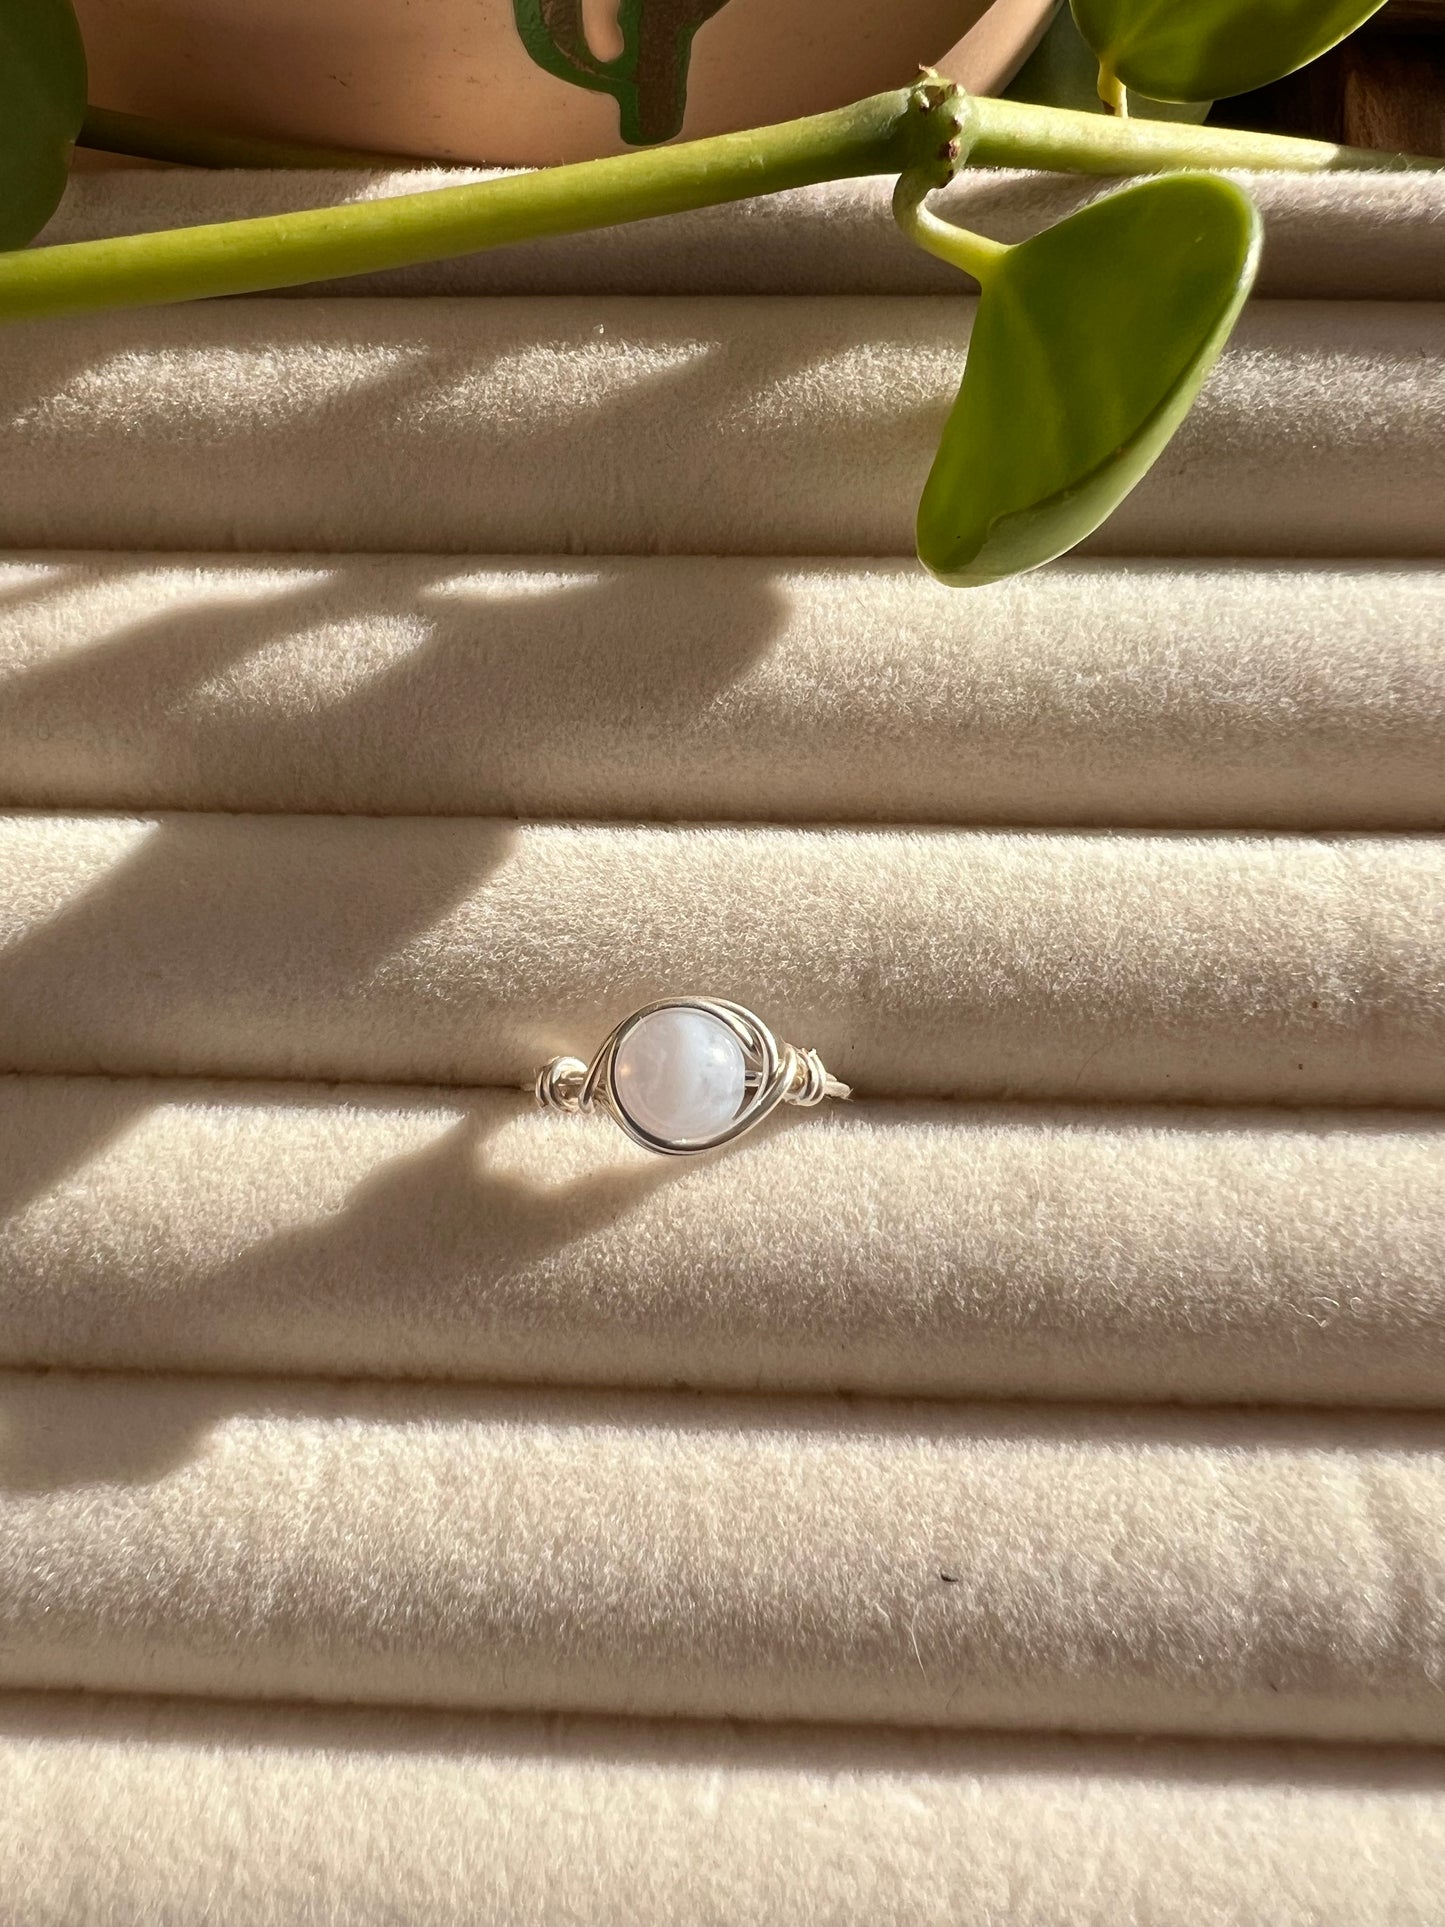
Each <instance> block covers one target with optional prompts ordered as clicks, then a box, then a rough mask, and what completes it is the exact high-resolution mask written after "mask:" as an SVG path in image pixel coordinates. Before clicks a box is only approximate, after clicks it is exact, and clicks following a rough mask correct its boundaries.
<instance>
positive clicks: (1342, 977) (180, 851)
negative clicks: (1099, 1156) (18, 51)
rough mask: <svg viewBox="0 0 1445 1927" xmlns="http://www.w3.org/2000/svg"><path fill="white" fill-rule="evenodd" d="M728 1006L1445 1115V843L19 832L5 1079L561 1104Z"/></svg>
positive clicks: (955, 1089)
mask: <svg viewBox="0 0 1445 1927" xmlns="http://www.w3.org/2000/svg"><path fill="white" fill-rule="evenodd" d="M681 993H690V994H702V995H708V996H727V997H733V998H736V999H737V1000H738V1001H740V1002H743V1003H746V1004H748V1005H750V1006H751V1007H752V1008H754V1009H756V1010H758V1011H759V1012H760V1014H761V1015H763V1016H764V1017H765V1018H766V1019H767V1021H769V1022H770V1023H775V1024H776V1026H777V1029H778V1032H779V1034H780V1035H781V1036H783V1037H785V1038H787V1039H789V1040H790V1041H792V1042H793V1043H795V1044H798V1045H802V1046H812V1047H815V1048H817V1049H818V1050H819V1051H821V1052H822V1054H823V1057H824V1059H825V1061H826V1062H827V1063H828V1064H829V1066H830V1067H831V1068H832V1069H833V1071H834V1072H835V1073H836V1074H837V1075H838V1076H840V1077H842V1078H844V1079H845V1080H846V1081H848V1082H849V1083H851V1084H853V1085H854V1086H856V1088H857V1089H858V1091H859V1093H860V1095H863V1096H871V1097H898V1096H973V1097H980V1096H982V1097H1036V1098H1057V1099H1063V1100H1067V1101H1071V1102H1077V1101H1081V1100H1087V1099H1091V1098H1095V1099H1097V1098H1105V1099H1111V1100H1120V1099H1124V1100H1140V1101H1146V1102H1152V1101H1158V1100H1169V1101H1175V1102H1184V1101H1187V1102H1209V1103H1251V1102H1275V1101H1278V1102H1292V1103H1331V1104H1376V1105H1379V1104H1391V1105H1396V1104H1398V1105H1422V1104H1438V1103H1440V1102H1442V1101H1445V839H1442V838H1440V837H1437V836H1416V837H1392V836H1354V837H1350V836H1345V837H1300V836H1266V835H1255V836H1223V835H1215V836H1203V835H1201V836H1188V835H1185V834H1183V833H1175V834H1169V835H1148V834H1145V833H1142V832H1140V833H1137V834H1133V835H1125V834H1116V835H1104V834H1100V833H1074V834H1049V833H1044V832H1033V833H1025V832H1018V833H1006V832H1000V831H943V830H937V831H931V832H930V831H907V830H881V831H880V830H870V831H863V830H832V831H820V830H808V829H775V828H769V829H731V828H715V827H707V828H673V829H662V828H656V827H635V826H617V825H604V826H581V825H571V824H568V825H548V824H541V825H526V824H514V823H505V822H498V821H493V822H483V821H479V820H474V819H444V818H401V817H390V818H364V817H296V816H286V817H277V816H258V817H237V816H207V815H201V814H188V815H179V816H169V817H158V818H154V819H146V818H118V817H103V816H78V815H72V816H47V815H40V814H18V815H11V816H7V817H0V1071H32V1072H33V1071H46V1072H54V1071H65V1072H91V1071H106V1072H113V1073H122V1074H127V1075H133V1074H136V1073H142V1074H150V1073H155V1072H179V1073H183V1074H184V1073H200V1074H207V1075H219V1076H227V1077H258V1076H259V1077H304V1078H332V1079H336V1078H340V1079H355V1078H364V1079H381V1080H388V1081H390V1080H397V1079H406V1078H416V1079H419V1080H427V1081H432V1080H435V1081H439V1082H445V1083H462V1084H484V1083H485V1084H507V1085H512V1086H519V1085H522V1084H529V1083H530V1082H531V1079H532V1078H533V1076H534V1075H535V1073H536V1071H537V1068H538V1066H539V1065H540V1064H541V1063H542V1061H543V1060H544V1058H546V1057H549V1056H551V1055H552V1054H554V1053H555V1052H557V1051H564V1050H566V1051H579V1050H580V1051H581V1052H582V1053H583V1054H584V1055H585V1054H588V1053H590V1052H591V1051H592V1050H593V1049H595V1048H596V1047H597V1045H599V1044H600V1043H601V1041H602V1039H603V1037H604V1036H605V1035H606V1033H607V1031H608V1030H610V1029H611V1027H612V1026H613V1024H615V1023H616V1022H617V1021H618V1020H619V1019H620V1018H622V1017H624V1016H626V1014H627V1012H628V1011H629V1010H632V1009H634V1008H636V1007H637V1006H638V1005H640V1004H643V1003H646V1002H648V1001H650V1000H651V999H652V998H654V997H663V996H668V995H674V994H681Z"/></svg>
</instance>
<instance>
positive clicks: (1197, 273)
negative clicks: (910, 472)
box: [918, 174, 1260, 586]
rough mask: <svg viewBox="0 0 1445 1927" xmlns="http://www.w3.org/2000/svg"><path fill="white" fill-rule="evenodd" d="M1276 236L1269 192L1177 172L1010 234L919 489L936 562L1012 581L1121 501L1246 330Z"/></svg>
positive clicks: (964, 576) (936, 569)
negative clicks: (1264, 217)
mask: <svg viewBox="0 0 1445 1927" xmlns="http://www.w3.org/2000/svg"><path fill="white" fill-rule="evenodd" d="M1259 244H1260V222H1259V215H1258V213H1257V211H1256V209H1255V206H1254V203H1253V202H1252V201H1251V200H1250V199H1249V197H1248V196H1247V195H1245V194H1243V193H1242V192H1241V191H1240V189H1239V188H1237V187H1235V186H1234V185H1233V183H1232V182H1229V181H1225V180H1220V179H1217V178H1215V177H1213V176H1211V175H1206V174H1171V175H1165V176H1163V177H1161V178H1160V179H1158V180H1152V181H1143V182H1141V183H1140V184H1139V185H1138V186H1137V187H1129V188H1125V189H1123V190H1122V191H1121V192H1119V193H1117V194H1110V195H1108V196H1106V198H1104V199H1103V200H1100V201H1095V202H1094V203H1093V204H1092V205H1091V206H1089V207H1086V208H1082V209H1081V210H1080V211H1079V212H1078V213H1077V214H1071V215H1070V216H1069V217H1068V219H1067V220H1064V221H1060V222H1059V223H1058V225H1057V226H1055V227H1051V228H1047V229H1045V231H1044V232H1043V233H1042V234H1038V235H1035V236H1034V238H1033V239H1032V240H1030V241H1024V242H1021V243H1020V244H1019V246H1017V247H1014V248H1010V249H1008V250H1007V251H1006V252H1005V253H1004V254H1003V255H1002V256H1001V257H1000V258H999V259H998V260H997V261H996V262H995V263H994V265H993V266H992V267H991V268H990V269H989V271H988V279H987V281H986V282H985V284H984V288H983V294H982V296H981V298H980V300H979V305H978V315H977V319H976V320H975V322H974V329H973V336H972V339H971V341H970V342H969V349H968V361H967V364H966V366H965V368H964V374H963V385H962V387H961V388H960V390H959V394H958V399H957V401H956V402H955V403H954V405H953V410H952V413H951V414H950V415H949V418H948V423H947V426H946V427H945V429H944V431H943V440H942V442H941V443H940V445H939V450H938V454H937V455H936V456H935V458H934V463H933V469H932V472H931V473H930V475H929V477H928V482H927V485H926V486H925V488H924V491H923V499H922V501H921V502H920V503H919V507H918V553H919V556H920V558H921V560H922V561H923V563H924V565H925V566H926V567H927V568H928V569H929V570H931V571H932V573H933V574H934V575H936V576H938V577H939V578H940V579H941V580H942V581H944V582H950V583H954V584H957V585H960V586H965V585H969V586H971V585H973V584H977V583H983V582H994V581H997V580H998V579H999V578H1000V577H1001V576H1006V575H1016V574H1018V573H1019V572H1020V571H1021V570H1023V569H1033V568H1037V567H1038V565H1039V564H1040V563H1042V562H1049V561H1051V560H1052V559H1053V558H1054V557H1055V556H1057V555H1062V554H1063V553H1064V551H1065V550H1066V549H1071V548H1072V547H1073V546H1074V544H1075V543H1076V542H1081V541H1082V540H1083V538H1084V537H1085V536H1086V535H1089V534H1090V533H1092V531H1093V530H1094V529H1096V528H1097V527H1098V526H1099V524H1100V523H1101V522H1102V521H1104V520H1105V519H1106V517H1108V516H1109V515H1111V514H1112V513H1113V511H1114V509H1115V508H1116V507H1117V506H1118V504H1119V503H1120V502H1121V501H1122V500H1123V498H1124V497H1125V496H1126V495H1127V494H1128V493H1129V491H1130V489H1132V488H1133V487H1134V485H1135V483H1136V482H1138V481H1139V480H1140V478H1141V477H1142V476H1143V475H1144V474H1145V472H1146V471H1147V470H1148V468H1149V467H1150V465H1151V464H1152V463H1153V462H1154V461H1155V459H1156V458H1157V457H1158V455H1159V454H1160V452H1161V451H1162V449H1163V448H1164V446H1165V444H1166V443H1167V442H1168V440H1169V437H1170V436H1171V435H1172V434H1173V433H1174V430H1175V429H1176V428H1177V427H1178V425H1179V423H1180V422H1181V421H1182V420H1183V418H1184V416H1185V414H1186V413H1187V411H1188V409H1189V405H1190V403H1191V402H1192V401H1193V399H1194V397H1195V395H1196V394H1197V393H1198V390H1199V387H1200V384H1201V383H1202V382H1203V380H1204V377H1205V376H1206V375H1207V374H1208V372H1209V370H1210V368H1211V367H1212V366H1213V364H1214V361H1215V358H1216V357H1217V356H1218V354H1219V351H1220V349H1221V348H1222V347H1223V346H1224V343H1225V342H1226V340H1228V338H1229V332H1230V329H1231V328H1232V327H1233V326H1234V323H1235V320H1236V318H1237V316H1238V314H1239V310H1240V308H1241V307H1242V306H1243V304H1244V300H1245V297H1246V296H1247V294H1248V293H1249V289H1250V284H1251V283H1252V281H1253V280H1254V274H1255V269H1256V267H1257V265H1258V260H1259Z"/></svg>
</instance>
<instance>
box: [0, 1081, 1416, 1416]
mask: <svg viewBox="0 0 1445 1927" xmlns="http://www.w3.org/2000/svg"><path fill="white" fill-rule="evenodd" d="M0 1172H3V1173H4V1174H5V1175H4V1177H3V1180H0V1194H3V1204H4V1210H5V1216H4V1218H3V1220H0V1363H3V1364H7V1365H12V1366H13V1365H26V1366H35V1365H44V1366H81V1367H88V1368H119V1369H122V1370H128V1371H134V1370H146V1369H150V1368H161V1369H164V1370H167V1371H206V1372H211V1371H223V1372H224V1371H229V1372H273V1373H294V1372H310V1373H317V1374H325V1373H328V1372H339V1373H342V1374H345V1375H347V1376H350V1375H353V1374H355V1375H373V1376H378V1377H381V1376H389V1375H394V1374H398V1373H401V1374H407V1375H412V1376H416V1377H438V1378H451V1377H459V1378H476V1379H512V1380H522V1381H527V1380H536V1379H539V1378H541V1379H546V1380H549V1381H556V1382H558V1383H564V1384H565V1383H584V1384H585V1383H591V1384H600V1385H609V1384H611V1385H633V1386H643V1387H646V1386H649V1385H672V1384H684V1385H696V1386H709V1387H714V1388H720V1389H733V1390H742V1391H751V1390H757V1389H763V1388H766V1389H769V1390H791V1391H798V1390H806V1391H831V1390H835V1389H847V1390H849V1391H858V1392H869V1393H875V1394H877V1393H884V1394H909V1393H924V1394H931V1395H934V1396H939V1397H957V1396H969V1395H979V1394H982V1395H985V1396H1002V1397H1009V1398H1019V1397H1035V1398H1086V1399H1089V1398H1091V1399H1103V1398H1121V1399H1151V1398H1182V1399H1191V1400H1206V1401H1207V1400H1217V1401H1221V1402H1228V1401H1236V1400H1253V1399H1268V1400H1275V1401H1280V1402H1287V1403H1301V1402H1302V1403H1306V1404H1317V1405H1329V1404H1334V1405H1371V1404H1376V1405H1380V1404H1415V1405H1422V1406H1429V1405H1431V1404H1432V1403H1434V1402H1436V1401H1437V1400H1438V1397H1439V1391H1440V1381H1441V1375H1442V1370H1445V1294H1442V1293H1441V1290H1440V1278H1441V1276H1442V1274H1445V1213H1442V1211H1441V1208H1440V1205H1441V1199H1442V1197H1445V1121H1442V1119H1441V1118H1440V1116H1439V1115H1438V1114H1430V1113H1424V1112H1413V1113H1403V1112H1386V1113H1362V1114H1354V1115H1343V1114H1340V1113H1337V1112H1317V1113H1301V1112H1286V1111H1280V1112H1267V1111H1246V1112H1234V1113H1230V1112H1205V1111H1197V1110H1195V1111H1190V1110H1174V1111H1170V1110H1156V1111H1138V1112H1126V1111H1116V1110H1104V1109H1098V1108H1076V1109H1072V1110H1058V1109H1044V1108H1042V1107H1022V1106H1021V1107H1017V1108H1004V1107H989V1106H980V1107H973V1108H965V1107H960V1106H945V1105H939V1106H912V1107H904V1106H898V1105H877V1104H856V1105H853V1106H851V1107H849V1108H848V1109H840V1108H837V1107H833V1108H832V1109H830V1110H828V1111H826V1112H823V1113H820V1114H818V1115H817V1116H816V1117H813V1118H806V1119H804V1118H797V1119H793V1120H789V1121H786V1122H784V1121H780V1122H779V1123H778V1124H776V1125H774V1126H773V1127H771V1128H770V1129H768V1130H766V1131H764V1132H762V1133H760V1134H759V1135H758V1136H756V1137H753V1138H750V1139H748V1140H747V1141H746V1142H745V1143H743V1144H740V1145H738V1146H737V1147H736V1148H735V1149H734V1150H733V1151H731V1152H730V1153H728V1154H727V1155H724V1156H721V1157H716V1158H710V1159H704V1160H701V1161H699V1162H695V1163H686V1164H678V1163H669V1164H659V1163H658V1162H657V1161H656V1160H655V1159H652V1158H650V1157H648V1156H646V1155H645V1154H644V1153H642V1152H640V1151H638V1150H636V1149H634V1147H633V1146H632V1145H630V1144H629V1143H628V1142H627V1141H626V1140H625V1139H624V1138H622V1137H621V1136H620V1134H619V1133H617V1132H615V1131H612V1130H611V1129H609V1128H608V1127H607V1126H606V1125H604V1124H602V1123H601V1122H590V1121H584V1120H573V1119H558V1118H547V1117H542V1116H540V1115H537V1114H536V1113H534V1112H533V1111H532V1110H531V1109H530V1107H529V1106H528V1104H527V1103H526V1100H524V1099H523V1098H522V1097H521V1096H520V1095H518V1096H516V1097H508V1096H502V1095H495V1094H482V1093H471V1094H459V1093H456V1092H451V1093H446V1092H412V1091H396V1090H363V1089H357V1088H353V1089H350V1090H314V1089H307V1088H305V1087H296V1086H288V1085H262V1086H252V1087H247V1086H243V1085H236V1084H211V1085H206V1084H196V1085H192V1084H187V1083H184V1082H179V1081H176V1080H171V1079H167V1080H161V1081H159V1082H155V1083H147V1082H143V1081H139V1080H133V1079H76V1080H72V1079H69V1078H48V1077H47V1078H6V1079H0ZM742 1200H746V1201H747V1208H746V1209H743V1208H740V1201H742Z"/></svg>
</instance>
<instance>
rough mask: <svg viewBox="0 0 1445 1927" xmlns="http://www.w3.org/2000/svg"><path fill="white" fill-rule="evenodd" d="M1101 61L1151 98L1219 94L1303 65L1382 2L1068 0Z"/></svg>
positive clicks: (1260, 83)
mask: <svg viewBox="0 0 1445 1927" xmlns="http://www.w3.org/2000/svg"><path fill="white" fill-rule="evenodd" d="M1071 4H1072V6H1073V9H1074V18H1075V19H1076V20H1077V21H1078V23H1079V30H1080V32H1081V33H1082V34H1083V36H1084V38H1085V40H1087V41H1088V43H1089V45H1090V46H1091V47H1092V48H1093V50H1094V52H1095V53H1096V54H1097V55H1098V58H1099V62H1100V65H1101V66H1103V67H1104V68H1106V69H1107V70H1108V71H1109V72H1111V73H1113V74H1116V75H1117V76H1118V78H1119V79H1120V80H1122V81H1123V82H1124V84H1125V86H1126V87H1137V88H1138V89H1139V91H1140V93H1143V94H1148V95H1150V97H1151V98H1152V99H1154V100H1220V99H1222V98H1224V97H1225V96H1226V95H1229V94H1247V93H1249V92H1251V91H1252V89H1254V88H1256V87H1266V86H1268V84H1269V83H1270V81H1272V80H1279V79H1280V78H1281V77H1282V76H1283V75H1284V74H1292V73H1293V72H1294V71H1295V69H1296V68H1297V67H1306V66H1308V65H1309V63H1310V61H1312V60H1318V59H1319V57H1320V55H1321V54H1323V53H1328V52H1329V50H1330V48H1331V47H1333V46H1335V45H1336V44H1337V43H1338V42H1339V41H1341V40H1343V39H1344V38H1345V36H1346V35H1347V34H1352V33H1353V32H1354V31H1355V28H1356V27H1358V26H1360V25H1361V24H1362V23H1363V22H1364V21H1366V20H1368V19H1369V17H1370V15H1371V14H1372V13H1378V11H1379V10H1380V8H1381V6H1383V4H1384V0H1071Z"/></svg>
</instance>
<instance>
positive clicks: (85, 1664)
mask: <svg viewBox="0 0 1445 1927" xmlns="http://www.w3.org/2000/svg"><path fill="white" fill-rule="evenodd" d="M1442 1510H1445V1425H1442V1422H1441V1421H1440V1419H1439V1418H1438V1417H1428V1418H1427V1417H1416V1416H1408V1415H1396V1416H1393V1417H1385V1416H1381V1415H1373V1414H1353V1415H1352V1414H1348V1413H1343V1412H1333V1413H1331V1414H1329V1416H1328V1417H1327V1418H1321V1417H1320V1416H1318V1415H1315V1414H1299V1415H1294V1416H1286V1415H1280V1414H1269V1413H1265V1412H1239V1413H1223V1412H1216V1411H1200V1412H1195V1413H1190V1414H1184V1413H1177V1412H1170V1411H1168V1410H1166V1409H1163V1408H1156V1409H1154V1410H1144V1409H1140V1408H1130V1407H1113V1408H1108V1409H1101V1408H1092V1409H1089V1408H1076V1407H1066V1406H1065V1407H1054V1408H1044V1407H1041V1406H1030V1407H1022V1406H1007V1405H993V1406H970V1405H965V1404H914V1403H909V1402H907V1401H900V1400H889V1401H875V1400H835V1399H817V1400H788V1399H779V1398H774V1399H758V1400H749V1399H739V1398H722V1399H719V1398H705V1397H701V1396H698V1395H693V1394H683V1393H662V1392H657V1393H640V1394H635V1395H625V1394H623V1393H620V1392H612V1393H607V1394H597V1393H585V1392H562V1391H547V1390H541V1389H537V1390H521V1389H519V1390H510V1391H508V1390H500V1389H481V1388H469V1389H462V1388H458V1389H455V1390H447V1389H445V1388H443V1387H440V1386H436V1385H427V1386H421V1387H401V1386H393V1387H374V1386H367V1385H363V1384H352V1385H347V1384H337V1383H330V1384H320V1385H308V1384H296V1383H291V1384H287V1383H285V1382H283V1381H275V1380H271V1381H266V1380H255V1379H242V1380H236V1379H224V1378H216V1379H211V1380H204V1379H198V1378H175V1379H170V1378H162V1377H156V1376H134V1377H117V1378H97V1377H94V1376H89V1377H84V1376H82V1377H71V1376H67V1375H66V1374H63V1373H48V1374H37V1375H29V1374H9V1375H3V1377H0V1686H3V1687H7V1688H17V1689H22V1688H23V1689H35V1688H46V1689H51V1690H56V1689H61V1690H63V1689H74V1688H83V1689H87V1690H92V1691H97V1690H98V1691H116V1690H124V1691H129V1692H158V1693H179V1694H215V1695H219V1696H222V1697H228V1698H259V1699H273V1698H286V1699H304V1700H342V1701H367V1702H370V1703H386V1702H391V1703H406V1704H431V1705H440V1706H446V1707H475V1708H478V1709H492V1710H496V1709H503V1710H505V1709H516V1710H519V1711H521V1710H531V1711H540V1710H549V1709H550V1710H556V1711H580V1712H592V1713H605V1714H619V1715H620V1714H628V1715H632V1714H637V1715H677V1716H698V1717H725V1718H736V1719H748V1720H769V1721H787V1720H838V1721H844V1722H848V1721H855V1722H856V1721H862V1722H874V1721H877V1722H883V1723H886V1724H892V1725H904V1726H907V1725H927V1726H956V1727H1022V1728H1028V1729H1030V1730H1034V1731H1059V1730H1065V1731H1082V1730H1089V1731H1105V1732H1122V1733H1143V1732H1152V1733H1161V1734H1167V1733H1177V1734H1219V1735H1226V1734H1233V1735H1248V1736H1254V1737H1269V1736H1288V1737H1291V1738H1311V1739H1337V1740H1355V1741H1364V1740H1367V1741H1387V1742H1396V1741H1412V1742H1417V1743H1430V1744H1436V1745H1438V1744H1440V1743H1441V1742H1445V1683H1442V1676H1445V1542H1442V1538H1441V1533H1440V1519H1441V1516H1442Z"/></svg>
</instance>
